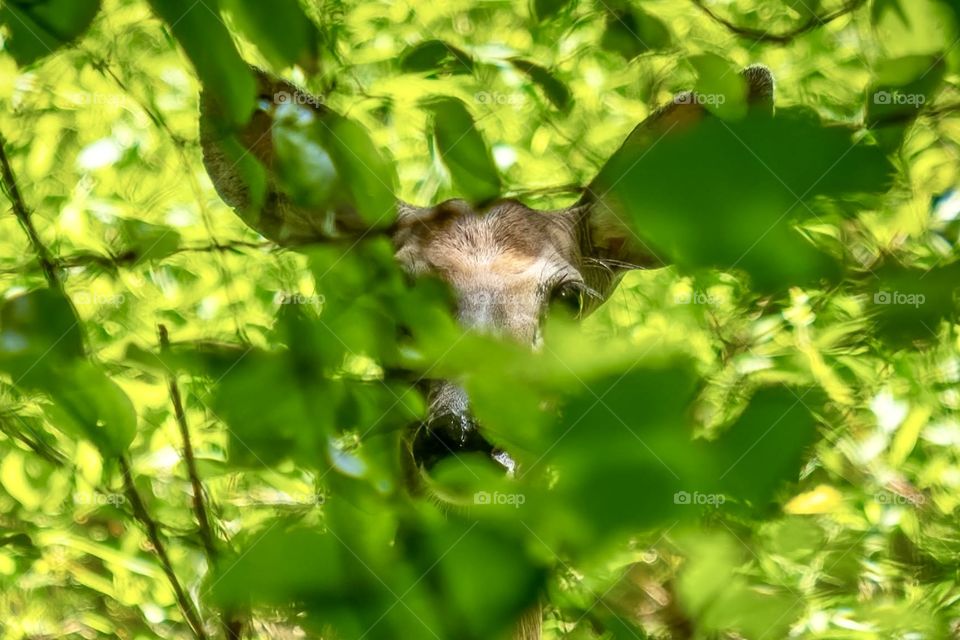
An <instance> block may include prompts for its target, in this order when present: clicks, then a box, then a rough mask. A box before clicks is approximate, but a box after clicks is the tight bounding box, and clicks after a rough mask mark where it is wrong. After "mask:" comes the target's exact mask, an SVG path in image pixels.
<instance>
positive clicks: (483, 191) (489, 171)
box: [426, 98, 500, 203]
mask: <svg viewBox="0 0 960 640" xmlns="http://www.w3.org/2000/svg"><path fill="white" fill-rule="evenodd" d="M426 107H427V108H428V109H429V110H430V111H431V113H432V115H433V136H434V140H435V141H436V145H437V150H438V151H439V152H440V157H441V158H442V159H443V163H444V164H445V165H446V167H447V169H448V170H449V171H450V176H451V178H452V179H453V184H454V186H455V187H456V188H457V189H458V190H459V191H460V192H461V193H462V194H463V195H464V197H466V198H467V199H468V200H470V201H473V202H477V203H483V202H487V201H489V200H492V199H493V198H494V197H496V196H497V195H498V194H499V192H500V175H499V174H498V173H497V168H496V166H495V165H494V164H493V158H492V157H491V156H490V150H489V149H488V148H487V144H486V142H484V140H483V136H481V135H480V132H479V131H478V130H477V128H476V125H475V124H474V122H473V118H472V117H471V115H470V113H469V112H468V111H467V108H466V106H465V105H464V104H463V103H462V102H460V101H459V100H457V99H456V98H433V99H431V100H430V101H429V102H428V103H427V104H426Z"/></svg>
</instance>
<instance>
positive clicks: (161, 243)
mask: <svg viewBox="0 0 960 640" xmlns="http://www.w3.org/2000/svg"><path fill="white" fill-rule="evenodd" d="M118 226H119V229H118V230H119V234H120V238H121V240H122V241H123V251H129V252H133V253H134V255H136V256H137V261H138V262H139V261H149V260H160V259H161V258H165V257H167V256H169V255H171V254H173V253H175V252H176V251H177V249H179V248H180V233H179V232H177V230H176V229H173V228H172V227H168V226H165V225H159V224H151V223H149V222H145V221H143V220H135V219H132V218H123V219H122V220H120V222H119V225H118Z"/></svg>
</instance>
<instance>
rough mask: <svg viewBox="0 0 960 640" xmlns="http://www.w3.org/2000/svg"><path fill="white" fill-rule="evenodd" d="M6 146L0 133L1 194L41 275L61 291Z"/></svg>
mask: <svg viewBox="0 0 960 640" xmlns="http://www.w3.org/2000/svg"><path fill="white" fill-rule="evenodd" d="M6 146H7V140H6V138H4V137H3V134H2V133H0V178H2V184H3V192H4V193H5V194H6V196H7V198H9V200H10V203H11V204H12V205H13V214H14V215H15V216H16V217H17V221H18V222H19V223H20V226H21V227H22V228H23V231H24V233H26V234H27V237H28V238H29V239H30V244H31V246H32V247H33V250H34V252H35V253H36V254H37V260H38V261H39V262H40V268H41V269H42V270H43V275H44V277H45V278H46V279H47V284H49V285H50V288H52V289H58V290H60V291H62V290H63V283H62V282H61V280H60V274H59V273H58V272H57V269H56V267H55V265H54V260H53V258H52V257H51V256H50V252H49V251H48V250H47V247H46V246H45V245H44V244H43V242H41V240H40V234H39V233H37V228H36V227H35V226H33V221H32V220H31V219H30V210H29V209H27V205H26V203H25V202H24V201H23V196H22V195H21V194H20V187H19V186H17V178H16V174H14V172H13V167H11V166H10V160H9V159H8V158H7V152H6Z"/></svg>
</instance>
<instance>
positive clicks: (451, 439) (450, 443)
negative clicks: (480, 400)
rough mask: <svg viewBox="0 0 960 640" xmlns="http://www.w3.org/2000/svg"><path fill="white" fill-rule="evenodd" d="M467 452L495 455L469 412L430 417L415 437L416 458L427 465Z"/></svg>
mask: <svg viewBox="0 0 960 640" xmlns="http://www.w3.org/2000/svg"><path fill="white" fill-rule="evenodd" d="M467 453H483V454H486V455H488V456H491V457H494V459H496V458H495V455H494V448H493V445H492V444H490V443H489V442H487V440H486V439H485V438H484V437H483V436H482V435H481V434H480V430H479V429H478V428H477V423H476V422H475V421H474V419H473V418H472V417H471V416H469V415H466V414H456V413H447V414H444V415H441V416H437V417H435V418H431V419H430V420H429V421H427V422H425V423H424V424H421V425H420V428H419V429H417V433H416V434H415V435H414V437H413V459H414V460H415V461H416V462H417V464H419V465H420V466H422V467H424V468H426V469H430V468H432V467H433V466H434V465H436V464H437V463H438V462H440V461H441V460H443V459H444V458H449V457H452V456H458V455H463V454H467Z"/></svg>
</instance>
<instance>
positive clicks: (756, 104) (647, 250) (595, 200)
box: [569, 65, 774, 296]
mask: <svg viewBox="0 0 960 640" xmlns="http://www.w3.org/2000/svg"><path fill="white" fill-rule="evenodd" d="M740 75H741V77H742V78H743V80H744V84H745V85H746V91H747V95H746V101H747V106H748V108H749V112H750V115H751V117H756V116H759V117H767V116H772V115H773V92H774V81H773V74H771V73H770V70H769V69H768V68H767V67H765V66H763V65H751V66H749V67H747V68H745V69H744V70H743V71H741V72H740ZM704 104H705V101H704V100H702V99H699V97H698V96H697V94H695V93H693V92H690V91H688V92H684V93H681V94H678V95H676V96H674V98H673V100H672V101H670V102H669V103H667V104H666V105H665V106H663V107H661V108H660V109H658V110H657V111H655V112H654V113H653V114H651V115H650V116H649V117H648V118H647V119H646V120H644V121H643V122H641V123H640V124H638V125H637V126H636V127H635V128H634V130H633V131H631V132H630V135H629V136H628V137H627V139H626V140H625V141H624V143H623V144H622V145H621V146H620V148H619V149H618V150H617V151H616V152H615V153H614V154H613V156H612V157H611V158H610V159H609V160H608V161H607V162H606V163H605V164H604V165H603V167H601V169H600V171H599V172H598V173H597V176H596V178H594V179H593V181H592V182H591V183H590V186H588V187H587V188H586V190H585V191H584V194H583V197H581V198H580V200H579V201H578V202H577V204H576V205H574V207H572V208H571V209H570V210H569V211H570V213H571V214H572V215H574V217H575V219H576V220H577V224H578V229H579V236H580V245H581V252H582V255H583V260H584V266H586V267H591V266H593V267H594V268H595V270H596V271H598V272H600V273H601V274H602V273H604V272H606V273H607V275H606V277H604V278H602V281H603V283H605V284H607V285H608V286H607V287H606V289H605V288H604V287H603V286H599V287H596V288H597V289H598V290H600V291H601V293H602V294H603V295H604V296H606V294H607V293H609V290H610V289H612V287H613V286H614V285H615V284H616V282H617V279H618V276H619V275H620V273H622V272H623V271H624V270H628V269H644V268H654V267H661V266H664V265H665V264H666V263H665V260H664V258H663V256H661V255H658V253H657V252H656V251H654V250H653V248H651V247H650V246H649V245H648V244H647V243H646V242H644V241H643V239H642V238H641V237H640V236H639V235H638V234H637V233H635V232H634V231H633V229H632V228H631V226H630V225H629V223H628V222H627V221H626V220H625V216H626V213H625V207H623V206H621V205H620V204H619V203H618V202H617V201H616V198H614V197H613V195H612V191H613V187H614V186H616V184H617V182H619V181H620V180H621V179H622V175H620V174H619V171H620V170H621V169H622V166H623V164H624V162H626V163H627V164H635V163H636V162H639V159H642V158H643V156H644V155H645V154H646V153H647V151H649V150H650V149H651V148H652V147H653V146H655V145H656V144H657V143H658V142H659V141H660V140H662V139H664V138H667V137H668V136H671V135H676V134H678V133H680V132H683V131H686V130H689V129H692V128H693V127H695V126H696V125H697V123H699V122H700V121H701V120H703V119H704V118H706V117H708V116H709V111H707V109H706V107H705V106H704Z"/></svg>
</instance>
